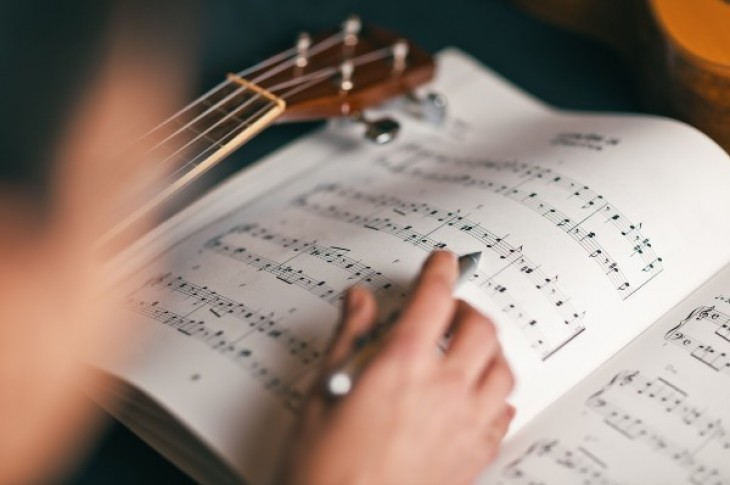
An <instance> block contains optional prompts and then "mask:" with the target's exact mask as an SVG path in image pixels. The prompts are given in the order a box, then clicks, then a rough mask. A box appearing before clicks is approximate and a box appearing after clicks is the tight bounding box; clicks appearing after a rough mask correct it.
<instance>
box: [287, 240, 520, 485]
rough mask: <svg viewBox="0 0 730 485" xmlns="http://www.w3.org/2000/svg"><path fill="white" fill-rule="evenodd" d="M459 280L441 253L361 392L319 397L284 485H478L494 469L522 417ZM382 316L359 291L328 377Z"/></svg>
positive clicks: (350, 301) (501, 362)
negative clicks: (457, 291)
mask: <svg viewBox="0 0 730 485" xmlns="http://www.w3.org/2000/svg"><path fill="white" fill-rule="evenodd" d="M457 273H458V269H457V264H456V258H455V257H454V255H453V254H451V253H448V252H445V251H439V252H435V253H433V254H432V255H431V257H430V258H429V259H428V261H427V262H426V263H425V265H424V267H423V271H422V273H421V275H420V277H419V280H418V282H417V285H416V287H415V290H414V292H413V294H412V297H411V299H410V302H409V304H408V305H407V306H406V308H405V309H404V311H403V312H402V314H401V316H400V318H399V319H398V321H397V322H396V323H395V324H394V326H393V328H392V329H390V330H389V332H388V333H387V334H386V337H385V340H384V342H383V346H382V348H381V350H380V351H379V352H378V354H377V355H376V356H375V357H374V358H373V359H372V360H371V361H370V363H369V364H368V366H367V367H366V368H365V369H364V370H363V372H362V373H361V374H360V377H359V379H358V381H357V384H356V385H355V386H354V388H353V389H352V391H350V393H349V394H348V395H346V396H345V397H343V398H341V399H339V400H337V401H333V400H332V399H330V398H328V397H327V396H326V395H325V394H324V393H323V392H317V390H315V392H314V394H313V395H312V396H311V397H310V399H309V400H308V401H307V403H306V404H305V407H304V409H303V413H302V416H301V422H300V426H299V428H298V430H297V435H296V439H295V442H294V445H293V447H292V449H291V454H290V456H289V458H288V460H287V463H286V469H285V471H284V473H285V475H286V476H285V478H284V480H283V481H284V482H285V483H288V484H299V485H310V484H311V485H314V484H316V485H328V484H338V485H339V484H355V483H357V484H365V483H368V484H369V483H372V484H391V483H392V484H399V485H401V484H407V483H418V484H429V483H434V484H441V483H469V482H471V481H473V480H474V478H475V477H476V476H477V474H478V473H479V472H480V470H482V469H483V468H484V467H485V466H487V465H488V464H489V463H490V462H491V461H492V460H493V459H494V457H495V456H496V453H497V451H498V448H499V445H500V443H501V441H502V439H503V438H504V435H505V433H506V432H507V428H508V426H509V423H510V422H511V420H512V417H513V416H514V408H512V407H511V406H510V405H509V404H507V403H506V401H505V399H506V397H507V396H508V394H509V393H510V391H511V390H512V387H513V385H514V380H513V376H512V373H511V371H510V369H509V367H508V365H507V362H506V360H505V358H504V356H503V355H502V351H501V348H500V345H499V342H498V340H497V338H496V333H495V329H494V327H493V325H492V324H491V322H489V320H487V319H486V318H485V317H483V316H482V315H481V314H479V313H478V312H477V311H476V310H474V309H473V308H472V307H471V306H469V305H468V304H466V303H464V302H462V301H457V300H455V299H454V298H453V296H452V288H453V285H454V282H455V281H456V278H457ZM376 310H377V309H376V303H375V299H374V298H373V296H372V295H371V294H370V293H369V292H368V291H367V290H364V289H362V288H353V289H351V291H350V292H349V293H348V296H347V299H346V303H345V312H344V317H343V325H342V328H341V331H340V333H339V335H338V336H337V337H336V339H335V342H334V344H333V347H332V349H331V352H330V353H329V355H328V357H327V360H326V363H325V369H332V368H334V367H336V365H337V364H339V363H341V362H342V361H343V360H344V359H345V358H346V357H347V356H348V354H349V353H350V352H351V351H352V349H353V343H354V340H355V339H356V338H357V337H358V336H359V335H361V334H363V333H364V332H366V331H367V330H369V329H370V328H371V327H372V325H373V323H374V321H375V319H376ZM449 330H451V331H452V334H453V336H452V339H451V341H450V344H449V346H448V348H447V350H446V352H445V353H441V352H440V351H439V350H438V348H437V342H438V341H439V340H440V339H441V337H442V336H443V335H444V334H445V333H446V332H447V331H449Z"/></svg>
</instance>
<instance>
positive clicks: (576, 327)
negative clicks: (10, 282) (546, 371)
mask: <svg viewBox="0 0 730 485" xmlns="http://www.w3.org/2000/svg"><path fill="white" fill-rule="evenodd" d="M293 204H294V206H295V207H297V208H299V209H302V210H305V211H307V212H310V213H314V214H316V215H318V216H319V217H326V218H329V219H333V220H337V221H340V222H345V223H349V224H354V225H358V226H361V227H363V228H366V229H370V230H374V231H378V232H381V233H384V234H388V235H391V236H394V237H396V238H398V239H400V240H401V241H403V242H404V243H407V244H411V245H413V246H415V247H417V248H420V249H422V250H425V251H428V252H430V251H433V250H434V249H439V248H445V247H447V246H448V243H447V242H445V241H446V237H448V235H447V234H444V238H443V239H441V238H440V237H439V238H436V233H449V232H450V233H452V234H453V233H457V234H460V235H463V236H466V237H468V238H471V239H473V240H475V241H476V242H477V243H479V244H480V245H482V247H484V248H485V249H487V250H488V252H489V253H491V254H492V255H493V258H494V262H493V264H490V267H493V268H494V271H493V273H492V274H491V275H481V276H480V278H479V284H480V286H481V287H482V288H484V289H486V290H489V291H487V294H488V295H489V296H490V297H491V298H493V299H495V300H496V301H497V302H498V303H499V304H501V306H502V308H508V309H509V308H512V307H510V305H514V304H513V302H512V301H506V300H505V299H504V298H501V297H500V296H498V295H503V294H504V293H506V292H507V286H505V285H504V284H498V283H496V282H494V281H493V279H494V278H495V277H496V276H498V275H501V274H506V273H511V274H515V275H517V276H518V277H519V278H522V279H526V280H527V281H529V283H530V286H531V287H532V288H534V289H535V290H537V291H538V292H539V293H540V295H541V296H542V297H543V298H544V299H546V300H547V301H548V302H549V303H550V306H551V307H553V308H554V309H555V312H556V313H557V314H558V315H560V319H559V320H556V322H560V323H559V324H555V323H548V321H547V320H546V319H541V321H540V326H541V330H542V334H541V335H540V336H537V335H536V333H535V331H534V327H535V326H536V324H537V321H535V320H528V321H530V322H535V323H534V324H532V325H528V326H525V325H524V323H525V322H524V318H520V315H524V312H514V313H513V312H506V313H507V314H508V315H509V316H510V317H511V318H512V319H513V321H515V322H516V323H517V324H518V327H519V328H520V329H521V331H522V332H523V334H524V335H525V336H526V338H527V339H528V341H529V342H530V345H531V346H532V348H533V349H535V350H536V352H538V353H539V354H540V356H541V358H542V359H547V358H548V357H550V356H551V355H553V354H554V353H555V352H557V351H558V350H560V349H561V348H563V347H564V346H565V345H566V344H567V343H569V342H570V341H571V340H572V339H573V338H575V337H577V336H578V335H580V334H581V332H582V331H583V330H584V326H583V319H584V317H585V312H581V311H578V310H576V309H575V308H574V307H573V306H572V304H571V302H570V298H568V297H567V295H565V294H564V292H563V291H562V290H561V288H560V286H559V284H558V277H557V276H548V275H547V274H546V273H545V271H544V269H543V268H542V267H541V265H538V264H536V263H534V262H533V261H532V260H530V259H529V258H528V257H527V256H526V255H525V251H524V247H523V246H522V245H513V244H511V243H510V242H509V241H508V236H506V235H505V236H500V235H497V234H495V233H493V232H492V231H490V230H488V229H487V228H485V227H484V226H483V225H482V224H481V223H480V222H478V221H476V220H473V219H471V218H469V217H467V216H466V215H464V214H462V212H461V211H460V210H458V209H457V210H447V209H443V208H440V207H437V206H434V205H432V204H427V203H423V202H415V201H408V200H403V199H400V198H398V197H395V196H392V195H387V194H378V193H369V192H365V191H363V190H359V189H356V188H352V187H348V186H341V185H337V184H327V185H322V186H319V187H317V188H315V189H313V190H311V191H309V192H307V193H305V194H303V195H301V196H299V197H297V198H296V199H295V200H294V202H293ZM366 207H367V209H365V208H366ZM373 208H374V209H375V212H373V210H371V209H373ZM362 212H366V213H362ZM381 213H382V214H381ZM414 216H416V217H418V218H419V219H420V220H421V221H423V220H426V221H432V227H431V228H430V230H428V231H425V230H417V229H416V228H415V227H414V225H413V224H411V223H410V222H409V221H412V220H413V219H414ZM498 287H499V289H497V288H498ZM495 296H497V297H496V298H495ZM514 306H515V307H516V306H517V305H514ZM515 317H516V318H515ZM546 335H550V337H549V338H546Z"/></svg>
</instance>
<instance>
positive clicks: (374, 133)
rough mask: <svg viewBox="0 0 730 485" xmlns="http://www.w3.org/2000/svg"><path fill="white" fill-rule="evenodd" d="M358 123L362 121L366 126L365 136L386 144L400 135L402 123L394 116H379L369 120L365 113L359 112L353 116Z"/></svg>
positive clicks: (379, 143)
mask: <svg viewBox="0 0 730 485" xmlns="http://www.w3.org/2000/svg"><path fill="white" fill-rule="evenodd" d="M352 120H353V121H355V122H356V123H362V124H363V125H364V126H365V138H367V139H368V140H370V141H372V142H374V143H376V144H378V145H385V144H386V143H390V142H391V141H393V140H394V139H395V137H396V136H398V132H399V131H400V123H398V122H397V121H396V120H394V119H393V118H388V117H385V118H378V119H375V120H369V119H367V118H366V117H365V115H364V114H363V113H358V114H356V115H354V116H353V117H352Z"/></svg>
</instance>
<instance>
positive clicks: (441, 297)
mask: <svg viewBox="0 0 730 485" xmlns="http://www.w3.org/2000/svg"><path fill="white" fill-rule="evenodd" d="M457 277H458V267H457V264H456V257H455V256H454V255H453V254H452V253H450V252H448V251H435V252H433V253H432V254H431V256H429V258H428V259H427V260H426V263H425V264H424V265H423V269H422V270H421V274H420V276H419V278H418V281H417V283H416V286H415V288H414V290H413V293H412V294H411V298H410V301H409V302H408V305H406V308H405V309H404V310H403V313H402V314H401V317H400V318H399V319H398V322H397V323H396V326H395V328H394V329H393V334H392V343H393V344H394V345H398V346H401V348H402V349H405V348H411V349H412V350H413V352H414V353H418V352H428V353H429V354H433V348H434V345H435V344H436V342H437V341H438V340H439V339H440V338H441V337H442V336H443V335H444V334H445V333H446V330H447V328H448V326H449V324H450V323H451V319H452V316H453V314H454V309H455V307H456V303H455V300H454V298H453V296H452V292H453V286H454V283H455V282H456V278H457Z"/></svg>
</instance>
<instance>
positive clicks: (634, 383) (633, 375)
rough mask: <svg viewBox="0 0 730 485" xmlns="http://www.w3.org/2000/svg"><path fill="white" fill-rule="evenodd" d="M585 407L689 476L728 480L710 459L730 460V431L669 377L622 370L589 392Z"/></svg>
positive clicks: (626, 436) (721, 480) (717, 481)
mask: <svg viewBox="0 0 730 485" xmlns="http://www.w3.org/2000/svg"><path fill="white" fill-rule="evenodd" d="M585 406H586V408H587V409H589V410H591V411H592V412H593V413H595V414H597V415H599V416H601V417H602V418H603V422H604V423H605V424H606V425H607V426H609V427H610V428H612V429H613V430H615V431H616V432H618V433H619V434H620V435H622V436H624V437H625V438H626V439H628V440H630V441H635V442H638V443H642V444H643V445H645V446H647V447H648V448H649V449H651V450H652V451H654V452H655V453H657V454H659V455H661V456H663V457H664V458H666V459H669V460H671V461H672V462H674V463H675V464H676V465H678V466H680V467H682V468H685V469H688V470H689V473H690V475H691V476H711V477H714V479H713V480H716V482H713V483H727V482H726V479H727V477H724V478H723V477H721V476H720V471H719V469H718V468H717V467H714V466H710V465H708V463H713V461H714V462H715V463H716V462H717V461H716V460H717V456H718V454H720V455H723V456H725V458H724V459H725V460H727V459H728V458H730V456H729V455H730V441H729V440H730V433H728V431H729V430H728V429H726V428H725V426H724V425H723V423H722V421H721V419H719V418H717V417H715V416H712V415H711V414H710V413H709V412H708V411H706V410H705V408H704V406H698V405H696V404H694V403H692V402H691V400H690V398H689V396H688V395H687V393H686V392H684V391H683V390H682V389H680V388H679V387H677V386H675V385H673V384H671V383H670V382H668V381H667V380H665V379H662V378H656V379H649V378H647V377H645V376H643V375H642V374H641V373H639V372H638V371H625V372H621V373H619V374H617V375H616V376H614V377H613V378H612V379H611V380H610V381H609V382H608V384H606V385H605V386H604V387H603V388H602V389H600V390H599V391H597V392H596V393H594V394H593V395H591V396H590V397H589V398H588V399H587V400H586V403H585ZM668 436H672V439H669V438H668ZM697 483H699V482H697Z"/></svg>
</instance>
